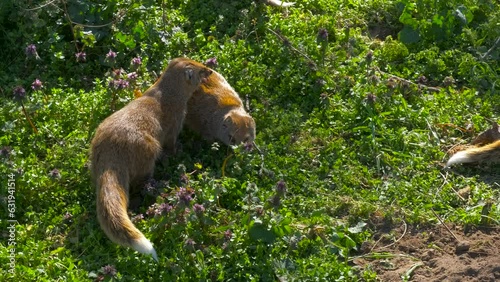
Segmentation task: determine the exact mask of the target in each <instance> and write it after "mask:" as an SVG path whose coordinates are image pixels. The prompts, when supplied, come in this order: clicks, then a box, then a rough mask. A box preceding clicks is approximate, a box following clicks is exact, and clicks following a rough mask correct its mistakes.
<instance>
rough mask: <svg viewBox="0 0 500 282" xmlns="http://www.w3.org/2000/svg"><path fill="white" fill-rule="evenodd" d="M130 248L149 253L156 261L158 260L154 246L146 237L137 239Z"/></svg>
mask: <svg viewBox="0 0 500 282" xmlns="http://www.w3.org/2000/svg"><path fill="white" fill-rule="evenodd" d="M132 248H133V249H134V250H136V251H138V252H139V253H143V254H147V255H151V256H152V257H153V258H154V259H155V261H156V262H158V255H156V251H155V248H154V247H153V244H151V242H150V241H149V240H148V239H146V237H142V238H141V239H138V240H136V241H135V242H134V245H133V246H132Z"/></svg>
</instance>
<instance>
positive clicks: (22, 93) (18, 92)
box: [14, 86, 26, 101]
mask: <svg viewBox="0 0 500 282" xmlns="http://www.w3.org/2000/svg"><path fill="white" fill-rule="evenodd" d="M24 97H26V90H24V88H23V87H22V86H16V88H14V99H15V100H18V101H21V100H23V99H24Z"/></svg>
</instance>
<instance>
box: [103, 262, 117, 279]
mask: <svg viewBox="0 0 500 282" xmlns="http://www.w3.org/2000/svg"><path fill="white" fill-rule="evenodd" d="M101 271H102V273H103V274H104V275H108V276H115V275H116V268H115V266H114V265H110V264H108V265H106V266H103V267H102V268H101Z"/></svg>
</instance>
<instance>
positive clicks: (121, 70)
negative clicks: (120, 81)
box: [111, 69, 125, 78]
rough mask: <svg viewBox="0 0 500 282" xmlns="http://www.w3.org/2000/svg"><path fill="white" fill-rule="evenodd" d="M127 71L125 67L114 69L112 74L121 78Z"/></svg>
mask: <svg viewBox="0 0 500 282" xmlns="http://www.w3.org/2000/svg"><path fill="white" fill-rule="evenodd" d="M124 72H125V71H124V70H123V69H114V70H113V71H112V72H111V76H112V77H113V78H119V77H120V76H122V73H124Z"/></svg>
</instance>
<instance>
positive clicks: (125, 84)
mask: <svg viewBox="0 0 500 282" xmlns="http://www.w3.org/2000/svg"><path fill="white" fill-rule="evenodd" d="M113 84H114V87H115V88H116V89H120V90H121V89H125V88H127V87H128V85H129V83H128V81H126V80H124V79H121V78H120V79H118V80H115V81H114V82H113Z"/></svg>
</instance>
